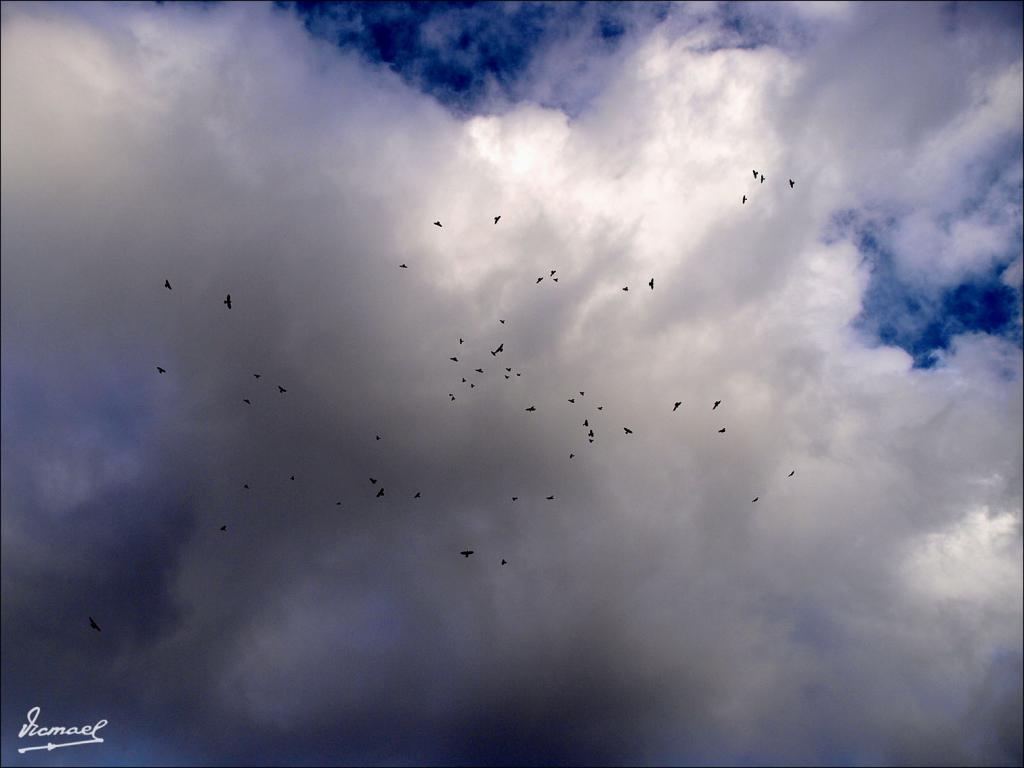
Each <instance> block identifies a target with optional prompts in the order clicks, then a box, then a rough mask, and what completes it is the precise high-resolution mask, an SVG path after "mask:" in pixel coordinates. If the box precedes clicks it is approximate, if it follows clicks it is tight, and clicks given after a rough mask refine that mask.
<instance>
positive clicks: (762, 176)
mask: <svg viewBox="0 0 1024 768" xmlns="http://www.w3.org/2000/svg"><path fill="white" fill-rule="evenodd" d="M761 183H762V184H764V174H763V173H762V174H761Z"/></svg>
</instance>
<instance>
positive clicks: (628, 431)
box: [623, 427, 633, 435]
mask: <svg viewBox="0 0 1024 768" xmlns="http://www.w3.org/2000/svg"><path fill="white" fill-rule="evenodd" d="M623 429H624V430H625V431H626V434H627V435H632V434H633V430H632V429H630V428H629V427H623Z"/></svg>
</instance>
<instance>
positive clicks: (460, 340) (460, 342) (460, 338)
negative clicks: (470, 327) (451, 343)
mask: <svg viewBox="0 0 1024 768" xmlns="http://www.w3.org/2000/svg"><path fill="white" fill-rule="evenodd" d="M462 343H463V341H462V337H461V336H459V344H462Z"/></svg>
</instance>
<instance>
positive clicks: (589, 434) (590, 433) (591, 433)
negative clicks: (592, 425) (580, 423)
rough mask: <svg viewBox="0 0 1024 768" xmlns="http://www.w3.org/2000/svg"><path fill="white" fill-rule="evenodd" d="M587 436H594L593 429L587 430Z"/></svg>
mask: <svg viewBox="0 0 1024 768" xmlns="http://www.w3.org/2000/svg"><path fill="white" fill-rule="evenodd" d="M587 437H590V438H593V437H594V430H590V431H589V432H587ZM590 442H594V441H593V440H591V441H590Z"/></svg>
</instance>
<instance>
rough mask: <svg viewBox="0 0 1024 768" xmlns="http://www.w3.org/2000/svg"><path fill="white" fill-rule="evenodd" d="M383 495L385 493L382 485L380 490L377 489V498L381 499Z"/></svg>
mask: <svg viewBox="0 0 1024 768" xmlns="http://www.w3.org/2000/svg"><path fill="white" fill-rule="evenodd" d="M383 495H384V488H383V486H382V487H381V489H380V490H379V491H377V498H378V499H379V498H380V497H381V496H383Z"/></svg>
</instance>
